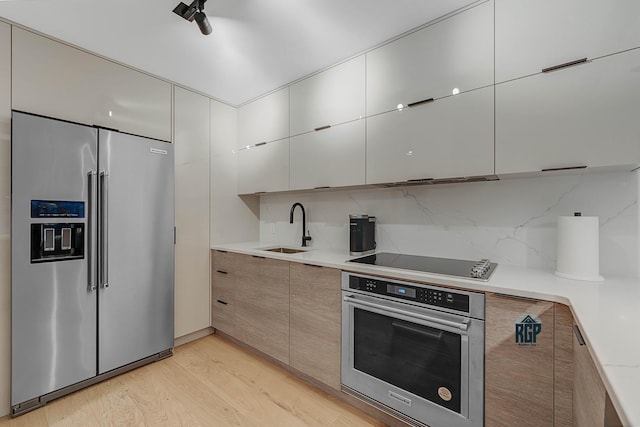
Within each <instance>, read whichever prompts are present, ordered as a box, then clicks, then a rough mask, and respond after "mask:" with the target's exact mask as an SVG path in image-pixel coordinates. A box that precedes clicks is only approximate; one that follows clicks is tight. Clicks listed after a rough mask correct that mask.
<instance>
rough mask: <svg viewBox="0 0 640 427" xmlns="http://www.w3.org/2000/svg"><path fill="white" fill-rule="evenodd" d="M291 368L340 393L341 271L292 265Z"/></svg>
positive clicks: (290, 275) (290, 272)
mask: <svg viewBox="0 0 640 427" xmlns="http://www.w3.org/2000/svg"><path fill="white" fill-rule="evenodd" d="M289 277H290V279H291V293H290V295H291V298H290V304H291V315H290V321H291V329H290V331H291V337H290V346H289V348H290V357H289V359H290V362H289V363H290V365H291V367H293V368H295V369H297V370H298V371H300V372H303V373H304V374H306V375H309V376H310V377H312V378H315V379H316V380H318V381H320V382H322V383H324V384H327V385H329V386H330V387H332V388H334V389H336V390H339V389H340V316H341V309H340V307H341V305H340V270H336V269H333V268H326V267H317V266H311V265H305V264H298V263H291V264H290V267H289Z"/></svg>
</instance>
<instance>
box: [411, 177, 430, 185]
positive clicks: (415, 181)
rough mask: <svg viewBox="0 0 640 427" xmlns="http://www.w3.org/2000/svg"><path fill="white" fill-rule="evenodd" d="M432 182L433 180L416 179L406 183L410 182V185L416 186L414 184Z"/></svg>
mask: <svg viewBox="0 0 640 427" xmlns="http://www.w3.org/2000/svg"><path fill="white" fill-rule="evenodd" d="M431 181H433V178H418V179H409V180H407V182H410V183H412V184H416V183H421V182H423V183H427V182H431Z"/></svg>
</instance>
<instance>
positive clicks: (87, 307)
mask: <svg viewBox="0 0 640 427" xmlns="http://www.w3.org/2000/svg"><path fill="white" fill-rule="evenodd" d="M11 177H12V180H11V191H12V205H11V209H12V215H11V407H12V414H13V415H18V414H21V413H24V412H27V411H29V410H31V409H34V408H36V407H38V406H41V405H43V404H44V403H46V402H47V401H49V400H52V399H54V398H56V397H59V396H61V395H64V394H67V393H69V392H72V391H75V390H76V389H79V388H82V387H84V386H87V385H90V384H93V383H95V382H97V381H100V380H103V379H105V378H108V377H111V376H113V375H117V374H118V373H120V372H124V371H126V370H129V369H132V368H134V367H137V366H140V365H142V364H145V363H149V362H151V361H153V360H158V359H160V358H163V357H166V356H168V355H171V352H172V349H173V300H174V296H173V289H174V240H175V235H174V224H175V221H174V166H173V146H172V144H170V143H167V142H164V141H158V140H153V139H148V138H143V137H139V136H134V135H130V134H125V133H120V132H117V131H114V130H108V129H103V128H98V127H92V126H85V125H81V124H76V123H70V122H65V121H61V120H55V119H50V118H46V117H41V116H36V115H31V114H27V113H22V112H16V111H14V112H13V117H12V144H11Z"/></svg>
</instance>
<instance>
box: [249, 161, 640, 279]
mask: <svg viewBox="0 0 640 427" xmlns="http://www.w3.org/2000/svg"><path fill="white" fill-rule="evenodd" d="M639 181H640V173H638V171H636V172H608V173H604V172H598V173H585V174H576V175H564V176H545V177H534V178H517V179H505V180H500V181H493V182H476V183H460V184H442V185H426V186H413V187H397V188H373V189H365V190H331V191H315V192H307V193H295V194H290V193H283V194H273V195H264V196H261V199H260V240H261V241H264V242H272V243H274V244H280V245H292V246H299V245H300V238H301V235H302V226H301V221H302V219H301V213H300V211H299V210H296V213H295V217H294V224H289V210H290V208H291V205H292V204H293V203H294V202H301V203H302V204H304V206H305V208H306V213H307V223H308V229H309V232H310V234H311V237H312V238H313V240H312V242H311V246H312V247H315V248H322V249H339V250H348V248H349V226H348V216H349V214H350V213H366V214H368V215H373V216H376V218H377V245H378V247H377V249H378V250H379V251H387V252H400V253H407V254H417V255H429V256H438V257H451V258H467V259H480V258H491V260H492V261H496V262H499V263H505V264H513V265H519V266H525V267H530V268H540V269H545V270H549V271H554V270H555V267H556V225H557V217H558V216H565V215H572V214H573V213H574V212H582V214H583V215H585V216H598V217H599V221H600V272H601V274H603V275H605V276H607V275H609V276H614V275H615V276H638V275H639V270H640V266H639V252H638V240H639V234H640V233H639V230H638V228H639V227H640V220H639V216H638V197H639V194H640V190H639Z"/></svg>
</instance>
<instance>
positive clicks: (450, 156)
mask: <svg viewBox="0 0 640 427" xmlns="http://www.w3.org/2000/svg"><path fill="white" fill-rule="evenodd" d="M366 167H367V171H366V172H367V184H377V183H388V182H404V181H409V180H422V179H431V178H435V179H437V178H453V177H467V176H479V175H492V174H493V173H494V163H493V87H492V86H489V87H486V88H482V89H477V90H474V91H471V92H467V93H464V94H460V95H456V96H450V97H447V98H443V99H439V100H436V101H435V102H430V103H426V104H423V105H419V106H416V107H411V108H405V109H403V110H402V111H392V112H389V113H386V114H379V115H377V116H373V117H368V118H367V160H366Z"/></svg>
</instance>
